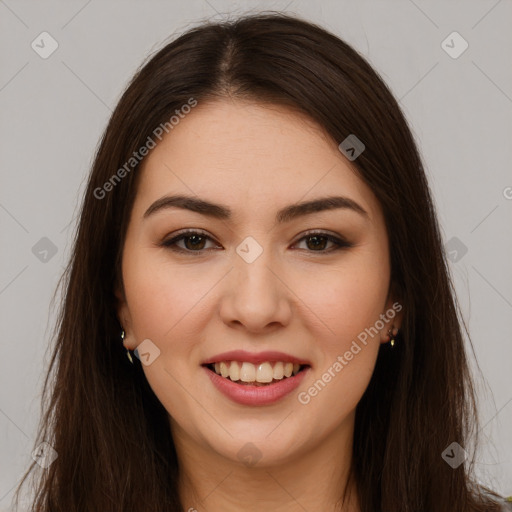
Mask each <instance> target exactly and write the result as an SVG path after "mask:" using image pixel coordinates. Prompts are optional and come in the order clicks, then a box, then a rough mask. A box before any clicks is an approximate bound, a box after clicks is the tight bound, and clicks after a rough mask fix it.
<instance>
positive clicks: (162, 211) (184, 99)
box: [18, 14, 502, 512]
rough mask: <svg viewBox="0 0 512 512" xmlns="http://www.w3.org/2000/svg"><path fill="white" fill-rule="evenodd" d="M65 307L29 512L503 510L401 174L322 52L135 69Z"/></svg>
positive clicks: (391, 124)
mask: <svg viewBox="0 0 512 512" xmlns="http://www.w3.org/2000/svg"><path fill="white" fill-rule="evenodd" d="M65 289H66V293H65V299H64V302H63V307H62V312H61V316H60V318H59V323H58V333H57V344H56V347H55V351H54V354H53V358H52V364H51V367H50V372H49V376H50V374H51V372H52V369H54V371H55V381H54V382H52V384H51V386H50V384H49V382H50V380H49V379H47V381H46V384H45V395H46V393H47V390H50V389H51V398H50V401H49V403H48V406H47V410H46V414H45V415H44V417H43V418H42V423H41V431H40V435H39V439H38V442H42V441H45V442H47V443H48V445H44V446H45V449H46V455H45V457H46V458H45V461H46V464H40V465H43V467H44V466H47V469H46V470H45V472H44V474H43V475H42V476H41V477H40V479H39V480H38V482H37V496H36V497H35V499H34V510H37V511H41V512H42V511H52V512H60V511H66V512H69V511H82V510H83V511H100V510H101V511H107V510H108V511H144V512H149V511H162V510H169V511H170V510H176V511H184V510H188V511H192V510H197V511H203V510H204V511H207V510H209V511H216V510H240V509H243V510H249V511H252V510H254V511H256V510H280V511H289V510H290V511H292V510H293V511H294V510H310V511H314V510H333V511H334V510H343V511H345V512H359V511H361V512H375V511H386V512H396V511H404V512H405V511H411V512H413V511H414V512H420V511H422V512H423V511H436V512H443V511H450V512H453V511H460V512H463V511H494V510H501V509H502V508H501V507H502V500H501V499H500V498H499V496H498V495H497V494H494V493H492V491H490V490H488V489H482V488H481V487H480V486H479V485H478V484H477V483H476V482H475V480H474V477H473V475H472V472H471V467H472V466H471V464H472V462H473V461H472V459H471V457H470V456H469V454H470V452H471V446H473V444H476V435H474V434H473V433H474V431H475V429H474V426H475V425H476V424H477V417H476V408H475V399H474V391H473V387H472V380H471V376H470V373H469V370H468V362H467V359H466V354H465V350H464V339H463V334H462V328H461V325H460V324H459V320H458V317H457V305H456V300H455V297H454V292H453V287H452V284H451V282H450V278H449V274H448V270H447V264H446V260H445V257H444V254H443V248H442V242H441V236H440V233H439V227H438V223H437V219H436V215H435V211H434V207H433V202H432V199H431V195H430V192H429V188H428V184H427V181H426V178H425V174H424V171H423V167H422V163H421V160H420V157H419V154H418V150H417V148H416V146H415V142H414V140H413V137H412V135H411V132H410V130H409V127H408V125H407V122H406V120H405V119H404V117H403V115H402V113H401V111H400V109H399V107H398V104H397V102H396V100H395V99H394V98H393V96H392V94H391V93H390V91H389V89H388V88H387V87H386V85H385V84H384V83H383V81H382V80H381V79H380V77H379V76H378V75H377V73H376V72H375V71H374V70H373V69H372V68H371V67H370V66H369V64H368V63H367V62H366V61H365V60H364V59H363V58H362V57H361V56H360V55H358V54H357V53H356V52H355V51H354V50H353V49H352V48H350V47H349V46H348V45H347V44H346V43H344V42H343V41H341V40H340V39H338V38H337V37H335V36H334V35H331V34H329V33H328V32H326V31H324V30H323V29H321V28H319V27H317V26H315V25H312V24H309V23H307V22H305V21H302V20H299V19H297V18H292V17H288V16H285V15H279V14H275V15H274V14H269V15H259V16H249V17H245V18H241V19H239V20H237V21H235V22H225V23H216V24H213V23H211V24H204V25H202V26H200V27H198V28H195V29H193V30H190V31H189V32H187V33H186V34H184V35H183V36H181V37H179V38H178V39H177V40H175V41H174V42H171V43H170V44H168V45H167V46H165V47H164V48H163V49H162V50H161V51H159V52H158V53H157V54H156V55H155V56H153V57H152V58H151V59H150V60H149V62H147V63H146V64H145V65H144V66H143V67H142V68H141V69H140V71H139V72H138V73H137V74H136V76H135V77H134V79H133V80H132V82H131V83H130V85H129V87H128V88H127V90H126V92H125V93H124V95H123V97H122V98H121V100H120V101H119V104H118V105H117V107H116V109H115V111H114V113H113V115H112V118H111V120H110V123H109V125H108V127H107V129H106V132H105V134H104V136H103V139H102V141H101V144H100V146H99V149H98V152H97V155H96V159H95V162H94V165H93V169H92V172H91V175H90V178H89V182H88V186H87V190H86V193H85V198H84V202H83V207H82V211H81V217H80V224H79V228H78V232H77V236H76V240H75V245H74V250H73V254H72V258H71V262H70V264H69V267H68V269H67V273H66V281H65ZM123 346H124V348H123ZM125 349H127V350H128V351H127V352H126V355H127V357H126V356H125V353H124V350H125ZM53 450H54V451H53ZM55 456H56V458H55ZM48 457H49V458H48ZM49 461H51V462H49ZM34 467H36V463H35V462H34V464H33V465H32V467H31V468H30V469H32V468H34ZM29 473H30V470H29V471H28V472H27V475H25V479H26V477H27V476H28V474H29ZM25 479H24V480H25ZM18 491H19V489H18ZM491 495H492V496H491Z"/></svg>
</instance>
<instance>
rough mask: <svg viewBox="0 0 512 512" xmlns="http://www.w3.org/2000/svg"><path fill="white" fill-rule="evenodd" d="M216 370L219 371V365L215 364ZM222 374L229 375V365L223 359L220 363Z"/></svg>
mask: <svg viewBox="0 0 512 512" xmlns="http://www.w3.org/2000/svg"><path fill="white" fill-rule="evenodd" d="M215 372H216V373H219V372H218V371H217V366H215ZM220 374H221V375H222V376H223V377H229V367H228V365H227V364H226V363H225V362H224V361H222V363H220Z"/></svg>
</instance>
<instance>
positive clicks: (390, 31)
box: [0, 0, 512, 511]
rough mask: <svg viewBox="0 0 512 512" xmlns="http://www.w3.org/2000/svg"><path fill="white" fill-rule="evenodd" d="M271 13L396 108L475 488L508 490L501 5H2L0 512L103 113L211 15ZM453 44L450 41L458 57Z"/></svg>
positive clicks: (510, 440)
mask: <svg viewBox="0 0 512 512" xmlns="http://www.w3.org/2000/svg"><path fill="white" fill-rule="evenodd" d="M265 9H276V10H285V11H289V12H292V13H296V14H299V15H301V16H303V17H305V18H306V19H309V20H311V21H314V22H317V23H319V24H321V25H322V26H324V27H325V28H327V29H329V30H331V31H333V32H334V33H336V34H337V35H339V36H340V37H342V38H343V39H345V40H346V41H347V42H348V43H349V44H351V45H353V46H354V47H355V48H356V49H358V50H359V51H360V52H361V53H362V54H363V55H365V56H366V57H367V58H368V60H369V61H370V63H371V64H372V65H373V66H374V67H375V68H376V69H377V70H378V71H379V72H380V73H381V75H382V77H383V78H384V80H386V81H387V83H388V84H389V86H390V87H391V89H392V91H393V92H394V94H395V95H396V97H397V98H399V99H400V104H401V106H402V108H403V110H404V113H405V115H406V116H407V118H408V119H409V120H410V122H411V125H412V127H413V131H414V134H415V137H416V139H417V141H418V144H419V147H420V150H421V153H422V155H423V159H424V162H425V166H426V169H427V173H428V176H429V179H430V183H431V186H432V189H433V193H434V196H435V200H436V203H437V207H438V212H439V218H440V222H441V226H442V230H443V236H444V239H445V242H446V244H447V250H448V252H449V253H450V254H451V256H450V258H451V259H452V260H453V261H452V262H451V269H452V273H453V278H454V282H455V285H456V289H457V293H458V297H459V300H460V303H461V307H462V311H463V316H464V318H465V320H466V321H467V323H468V326H469V329H470V333H471V336H472V340H473V344H474V347H475V352H476V359H475V358H474V357H473V356H472V355H471V360H472V365H473V366H475V365H476V362H475V361H477V362H478V365H479V366H480V368H481V370H482V373H483V378H479V377H478V379H477V385H478V390H479V396H480V411H481V419H482V421H481V428H480V435H481V437H482V446H481V450H480V451H479V452H478V457H477V462H478V464H477V471H478V477H479V479H480V480H481V481H482V482H485V483H487V484H488V485H491V486H492V487H493V488H495V489H497V490H498V491H500V492H502V493H504V494H506V495H512V435H511V432H512V428H511V427H512V403H511V402H512V372H511V365H512V343H511V334H510V333H511V332H512V267H511V265H510V261H512V257H511V256H512V237H511V226H512V225H511V217H512V173H511V172H510V162H511V161H512V150H511V142H512V122H511V121H512V66H510V62H511V54H512V31H511V30H510V20H512V3H511V1H510V0H501V1H496V0H489V1H488V0H486V1H483V0H482V1H449V2H448V1H428V2H427V1H420V0H415V1H414V2H413V1H412V0H396V1H381V0H380V1H375V0H374V1H355V0H353V1H336V2H335V1H327V0H324V1H321V2H306V1H305V0H292V1H290V0H285V1H283V2H280V1H269V2H249V1H246V2H242V1H240V2H228V1H223V0H194V1H188V2H178V1H170V2H169V1H168V2H163V1H145V2H142V1H130V2H127V1H124V2H121V1H102V2H100V1H98V0H92V1H91V0H89V1H87V0H85V1H81V2H75V1H66V2H63V1H62V2H49V1H40V2H35V1H33V2H29V1H23V2H22V1H15V0H5V1H3V0H0V40H1V50H0V51H1V63H2V66H1V71H0V106H1V111H2V116H1V118H0V140H1V163H2V166H1V188H0V225H1V231H0V233H1V247H2V251H1V266H0V312H1V324H0V325H1V329H2V331H1V347H2V357H1V359H0V378H1V386H0V466H1V467H0V511H1V510H8V508H9V504H10V500H11V497H12V495H13V488H14V487H15V485H16V483H17V481H18V479H19V477H20V476H21V474H22V472H23V470H24V469H25V468H26V467H27V465H28V463H29V460H30V454H31V451H32V449H33V444H34V437H35V428H36V425H37V421H38V418H39V413H40V411H39V399H40V390H41V385H42V378H43V375H44V373H43V370H44V368H45V367H46V365H47V364H48V356H49V353H48V352H46V348H47V346H48V343H49V334H50V332H51V328H52V327H53V321H54V318H55V309H51V307H50V300H51V296H52V294H53V292H54V289H55V286H56V284H57V280H58V278H59V276H60V275H61V273H62V271H63V268H64V265H65V263H66V261H67V258H68V255H69V250H70V242H71V239H72V233H73V229H74V227H75V221H76V214H77V211H78V210H77V208H78V204H79V202H80V198H81V194H82V192H83V190H84V180H85V178H86V175H87V173H88V170H89V168H90V164H91V161H92V156H93V153H94V150H95V148H96V145H97V143H98V140H99V137H100V134H101V133H102V131H103V129H104V127H105V124H106V122H107V120H108V118H109V115H110V113H111V110H112V109H113V107H114V105H115V103H116V101H117V100H118V99H119V97H120V94H121V92H122V90H123V89H124V87H125V85H126V83H127V81H128V79H129V78H130V77H131V76H132V74H133V72H134V71H135V70H136V68H137V67H138V66H139V64H141V62H142V61H143V59H144V58H145V57H146V56H147V55H148V54H149V53H151V52H153V51H155V50H156V49H158V48H160V47H161V46H163V44H164V42H165V40H166V39H167V38H169V37H171V36H173V35H177V34H180V33H182V32H183V31H184V30H186V29H187V28H189V27H190V26H192V25H194V24H197V23H198V22H199V21H201V20H203V19H206V18H213V19H220V18H221V17H225V16H226V15H228V14H230V15H236V14H238V13H243V12H248V11H252V12H255V11H261V10H265ZM43 31H47V32H49V33H50V34H51V36H52V37H53V38H54V39H55V40H56V41H57V42H58V45H59V46H58V48H57V50H56V51H55V52H54V53H53V54H52V55H51V56H49V57H48V58H47V59H43V58H41V57H40V56H39V55H38V53H36V52H35V51H34V50H33V49H32V47H31V43H32V41H34V40H35V41H36V43H37V42H38V41H39V44H40V46H41V45H42V43H40V37H38V36H39V34H41V32H43ZM453 31H457V32H458V33H459V34H460V35H461V36H462V37H463V38H464V39H465V40H466V41H467V42H468V44H469V47H468V48H467V50H466V51H465V52H464V53H462V54H461V55H460V56H459V57H458V58H452V57H451V56H450V55H448V53H447V52H446V51H445V49H444V46H442V42H443V41H444V40H445V39H446V38H447V36H448V35H449V34H451V33H452V32H453ZM460 43H461V42H460V41H457V40H456V39H455V40H454V42H453V43H452V42H451V39H448V41H447V44H449V45H450V46H453V47H454V48H453V49H452V50H451V51H457V50H459V49H460V48H461V45H460ZM45 48H46V49H48V48H49V44H48V40H46V43H45ZM376 129H378V127H376ZM43 237H46V238H47V239H49V240H50V241H51V244H50V243H49V242H48V240H43V241H40V240H41V239H42V238H43ZM454 237H455V238H454ZM53 245H54V246H55V248H56V250H57V252H56V253H55V254H52V252H51V246H53ZM34 247H35V248H34ZM48 248H50V252H47V253H45V252H44V250H45V249H48ZM466 249H467V252H465V251H466ZM454 251H455V252H454ZM439 336H440V337H442V336H443V333H442V332H440V333H439ZM470 354H471V352H470Z"/></svg>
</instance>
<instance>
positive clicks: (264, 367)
mask: <svg viewBox="0 0 512 512" xmlns="http://www.w3.org/2000/svg"><path fill="white" fill-rule="evenodd" d="M214 368H215V373H216V374H217V375H221V376H222V377H224V378H229V379H231V380H232V381H242V382H259V383H262V384H268V383H270V382H272V381H275V380H282V379H284V378H285V377H291V376H292V375H297V373H299V370H300V364H298V363H290V362H287V363H283V362H282V361H278V362H276V363H271V362H264V363H260V364H259V365H257V366H256V365H254V364H252V363H248V362H246V361H244V362H243V363H241V362H238V361H221V362H217V363H215V364H214Z"/></svg>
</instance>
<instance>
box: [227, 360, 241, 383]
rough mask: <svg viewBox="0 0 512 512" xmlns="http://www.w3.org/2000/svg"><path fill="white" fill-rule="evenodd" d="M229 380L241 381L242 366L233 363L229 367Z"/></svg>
mask: <svg viewBox="0 0 512 512" xmlns="http://www.w3.org/2000/svg"><path fill="white" fill-rule="evenodd" d="M229 378H230V379H231V380H240V366H239V365H238V363H237V362H236V361H231V365H230V366H229Z"/></svg>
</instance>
